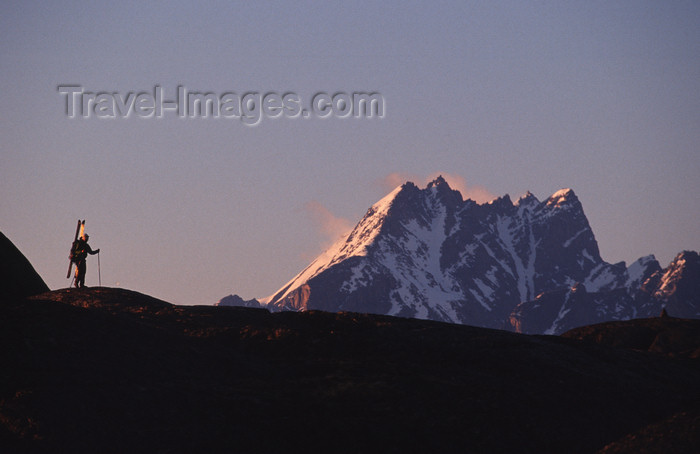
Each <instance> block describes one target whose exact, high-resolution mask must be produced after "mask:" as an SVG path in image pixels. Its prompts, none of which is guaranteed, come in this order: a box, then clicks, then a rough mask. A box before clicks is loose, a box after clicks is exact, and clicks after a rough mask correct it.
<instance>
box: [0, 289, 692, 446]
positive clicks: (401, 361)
mask: <svg viewBox="0 0 700 454" xmlns="http://www.w3.org/2000/svg"><path fill="white" fill-rule="evenodd" d="M696 329H697V326H696ZM0 352H1V353H0V355H1V356H0V361H1V362H0V363H1V364H2V368H0V446H1V447H2V448H3V449H1V450H0V451H2V452H10V453H12V452H20V453H23V452H51V453H55V452H70V453H83V452H84V453H96V452H100V453H126V452H129V453H159V452H162V453H200V452H227V453H296V452H304V453H317V452H318V453H320V452H328V453H373V452H381V453H394V452H395V453H411V452H419V453H428V452H440V453H452V452H454V453H465V452H469V453H479V452H484V453H493V452H508V453H548V452H551V453H564V452H566V453H594V452H597V451H598V450H600V449H602V448H603V447H604V446H606V445H609V444H611V443H613V442H616V441H619V440H623V439H624V438H625V436H627V435H630V434H635V433H637V432H639V431H643V430H645V428H647V429H648V430H653V428H654V427H656V426H654V424H662V425H663V424H666V425H668V424H671V425H673V418H674V415H676V416H675V417H677V418H678V417H679V416H677V415H683V414H686V415H688V414H697V409H698V405H697V402H698V397H699V395H700V392H699V391H698V389H697V383H698V381H699V380H700V367H699V366H698V361H697V360H696V359H692V358H671V357H669V356H668V355H661V354H653V353H648V352H638V351H633V350H629V349H621V348H614V347H608V346H601V345H597V344H595V343H588V342H585V341H580V340H576V339H565V338H560V337H545V336H525V335H519V334H514V333H508V332H503V331H495V330H488V329H481V328H473V327H469V326H461V325H450V324H444V323H438V322H430V321H425V320H413V319H401V318H392V317H387V316H378V315H360V314H355V313H340V314H334V313H323V312H308V313H290V312H283V313H277V314H270V313H268V312H267V311H265V310H262V309H249V308H236V307H182V306H172V305H170V304H168V303H165V302H162V301H159V300H156V299H153V298H150V297H147V296H145V295H141V294H138V293H135V292H130V291H126V290H118V289H107V288H99V289H88V290H83V291H78V290H61V291H55V292H49V293H45V294H41V295H38V296H35V297H32V298H31V299H29V300H26V301H21V300H15V301H11V302H9V303H6V304H3V305H1V306H0ZM693 412H695V413H693ZM684 421H686V422H687V418H686V419H685V420H684ZM686 426H687V424H686V425H685V426H682V425H681V426H678V427H680V429H679V430H680V431H681V432H682V433H681V435H679V436H678V437H676V438H678V439H679V440H681V442H685V441H687V440H690V438H689V436H688V434H687V433H685V432H684V430H685V429H683V427H686ZM664 427H665V426H664ZM684 440H685V441H684ZM690 442H692V440H691V441H690ZM610 449H612V447H611V448H610ZM623 449H624V446H623ZM611 452H627V451H624V450H622V451H620V450H618V451H611ZM655 452H660V451H655ZM677 452H682V451H677Z"/></svg>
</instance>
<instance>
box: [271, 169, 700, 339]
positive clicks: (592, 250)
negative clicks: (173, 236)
mask: <svg viewBox="0 0 700 454" xmlns="http://www.w3.org/2000/svg"><path fill="white" fill-rule="evenodd" d="M688 254H691V255H692V253H688ZM695 258H697V254H695ZM691 261H692V260H691ZM696 268H697V267H696ZM695 272H697V271H695ZM660 273H661V274H660ZM681 274H682V273H681ZM686 274H687V273H686ZM679 275H680V274H679ZM653 276H656V279H657V280H658V281H660V282H661V281H663V280H664V279H666V278H665V277H664V276H666V274H663V270H661V268H660V266H659V264H658V262H657V261H656V260H655V259H654V258H653V256H649V257H645V258H642V259H640V260H638V261H637V262H635V263H633V264H632V265H631V266H630V267H629V268H626V267H625V264H624V262H623V263H618V264H610V263H607V262H605V261H604V260H603V259H602V258H601V257H600V253H599V251H598V244H597V243H596V240H595V237H594V235H593V232H592V230H591V228H590V225H589V224H588V220H587V219H586V216H585V215H584V213H583V208H582V206H581V203H580V202H579V200H578V198H577V197H576V195H575V194H574V192H573V191H572V190H571V189H563V190H560V191H558V192H556V193H555V194H553V195H552V196H551V197H549V198H548V199H546V200H544V201H539V200H538V199H537V198H536V197H535V196H534V195H532V194H530V193H527V194H526V195H525V196H523V197H521V198H520V199H519V200H517V201H516V202H512V201H511V199H510V198H509V196H507V195H506V196H504V197H501V198H498V199H496V200H493V201H492V202H490V203H486V204H481V205H480V204H477V203H476V202H474V201H472V200H469V199H467V200H463V199H462V196H461V194H460V193H459V191H455V190H453V189H451V188H450V187H449V185H448V184H447V182H446V181H445V180H444V179H443V178H442V177H439V178H437V179H436V180H434V181H433V182H431V183H429V184H428V185H427V187H426V188H425V189H420V188H418V187H416V186H415V185H414V184H413V183H410V182H408V183H405V184H404V185H402V186H400V187H397V188H396V189H395V190H394V191H392V192H391V193H390V194H388V195H387V196H386V197H384V198H383V199H381V200H380V201H379V202H377V203H375V204H374V205H373V206H372V207H371V208H370V209H369V210H368V211H367V213H366V214H365V216H364V218H363V219H362V220H361V221H360V222H359V223H358V224H357V226H356V227H355V228H354V229H353V230H352V232H351V233H350V234H349V235H348V236H347V237H346V238H343V239H342V240H340V241H338V242H337V243H336V244H334V245H333V246H332V247H331V248H329V249H328V250H327V251H325V252H324V253H323V254H321V255H320V256H319V257H317V258H316V260H314V261H313V262H312V263H311V264H310V265H309V266H308V267H307V268H306V269H304V270H303V271H302V272H301V273H299V274H298V275H297V276H296V277H294V278H293V279H292V280H291V281H289V282H288V283H287V284H286V285H285V286H284V287H282V288H281V289H280V290H278V291H277V292H276V293H275V294H273V295H271V296H270V297H268V298H265V299H263V300H261V303H262V304H263V305H266V306H267V308H268V309H270V310H273V311H282V310H296V311H299V310H312V309H318V310H324V311H333V312H337V311H356V312H367V313H377V314H388V315H397V316H403V317H416V318H423V319H432V320H439V321H446V322H452V323H461V324H469V325H475V326H482V327H489V328H499V329H511V330H515V331H520V332H533V333H535V332H536V333H544V332H547V333H552V334H558V333H560V332H563V331H564V330H566V329H568V328H571V327H574V326H580V325H583V324H588V323H592V322H596V321H604V320H614V319H626V318H631V317H635V316H643V315H646V314H645V311H651V313H650V314H648V315H654V316H656V315H658V312H659V311H660V308H661V306H662V305H663V303H662V302H661V299H660V298H657V296H658V295H660V294H662V293H663V290H662V289H661V287H659V286H658V285H657V286H656V287H654V286H653V285H651V284H650V283H649V280H650V279H653V278H654V277H653ZM669 279H670V278H668V279H666V281H668V280H669ZM664 282H665V281H664ZM645 285H649V289H647V290H645ZM659 285H661V284H659ZM670 285H671V284H669V283H668V282H666V286H665V287H663V286H662V287H663V288H670V287H669V286H670ZM651 287H654V288H653V291H652V289H651ZM676 287H677V285H675V284H674V286H673V288H674V289H675V288H676ZM681 287H682V286H681ZM581 295H588V296H587V297H586V298H583V297H581ZM601 295H605V297H604V298H603V297H602V296H601ZM574 296H575V297H574ZM591 298H593V299H591ZM664 298H666V299H668V298H670V296H669V295H666V296H664ZM603 300H604V301H603ZM545 303H546V304H545ZM678 306H679V307H680V306H683V307H685V306H687V304H686V303H685V302H680V303H678ZM693 311H695V312H694V313H695V314H696V315H695V316H697V315H700V305H698V304H696V305H695V308H694V309H693V308H691V309H688V311H687V312H688V313H690V312H693ZM679 315H680V314H679Z"/></svg>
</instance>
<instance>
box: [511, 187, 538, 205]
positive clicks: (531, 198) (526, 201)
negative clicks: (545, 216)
mask: <svg viewBox="0 0 700 454" xmlns="http://www.w3.org/2000/svg"><path fill="white" fill-rule="evenodd" d="M539 203H540V201H539V200H538V199H537V197H535V195H534V194H533V193H532V192H530V191H527V192H526V193H525V194H524V195H522V196H521V197H520V198H519V199H518V201H517V202H515V205H516V206H518V207H529V206H534V205H538V204H539Z"/></svg>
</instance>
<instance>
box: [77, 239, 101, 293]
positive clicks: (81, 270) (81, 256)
mask: <svg viewBox="0 0 700 454" xmlns="http://www.w3.org/2000/svg"><path fill="white" fill-rule="evenodd" d="M89 238H90V235H88V234H87V233H86V234H84V235H83V237H82V238H79V239H78V241H77V242H76V244H75V249H74V250H73V262H75V265H76V268H75V287H76V288H83V287H85V272H86V271H87V264H86V261H85V260H86V259H87V256H88V254H90V255H95V254H97V253H98V252H100V250H99V249H95V250H94V251H93V250H92V248H91V247H90V245H89V244H88V239H89Z"/></svg>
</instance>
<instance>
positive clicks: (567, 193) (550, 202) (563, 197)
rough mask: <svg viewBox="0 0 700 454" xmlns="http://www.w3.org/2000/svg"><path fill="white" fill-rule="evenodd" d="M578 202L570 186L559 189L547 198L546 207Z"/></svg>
mask: <svg viewBox="0 0 700 454" xmlns="http://www.w3.org/2000/svg"><path fill="white" fill-rule="evenodd" d="M579 203H580V202H579V200H578V197H577V196H576V194H575V193H574V190H573V189H571V188H565V189H560V190H558V191H557V192H555V193H554V194H552V195H551V196H550V197H549V198H548V199H547V206H548V207H556V208H560V207H563V206H570V205H575V204H579Z"/></svg>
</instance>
